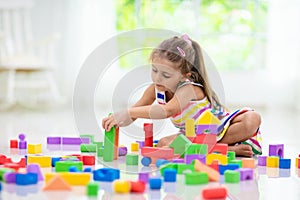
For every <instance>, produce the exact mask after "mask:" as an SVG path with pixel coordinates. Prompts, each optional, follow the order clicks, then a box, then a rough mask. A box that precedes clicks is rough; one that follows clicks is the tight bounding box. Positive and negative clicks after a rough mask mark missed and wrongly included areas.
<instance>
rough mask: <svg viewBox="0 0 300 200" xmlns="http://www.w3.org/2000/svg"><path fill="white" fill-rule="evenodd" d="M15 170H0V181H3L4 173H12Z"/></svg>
mask: <svg viewBox="0 0 300 200" xmlns="http://www.w3.org/2000/svg"><path fill="white" fill-rule="evenodd" d="M14 171H15V170H13V169H10V168H0V181H3V175H4V174H5V173H6V172H14Z"/></svg>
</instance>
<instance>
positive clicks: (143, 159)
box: [141, 157, 152, 167]
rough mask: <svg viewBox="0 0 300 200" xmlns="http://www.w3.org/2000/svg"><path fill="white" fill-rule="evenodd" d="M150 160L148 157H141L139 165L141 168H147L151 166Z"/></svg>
mask: <svg viewBox="0 0 300 200" xmlns="http://www.w3.org/2000/svg"><path fill="white" fill-rule="evenodd" d="M151 162H152V160H151V158H149V157H143V158H142V160H141V163H142V165H143V166H145V167H148V166H149V165H150V164H151Z"/></svg>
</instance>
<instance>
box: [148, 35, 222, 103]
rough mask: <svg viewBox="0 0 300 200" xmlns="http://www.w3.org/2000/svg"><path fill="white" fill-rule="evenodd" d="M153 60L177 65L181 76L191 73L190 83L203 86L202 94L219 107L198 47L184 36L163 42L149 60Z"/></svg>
mask: <svg viewBox="0 0 300 200" xmlns="http://www.w3.org/2000/svg"><path fill="white" fill-rule="evenodd" d="M155 58H162V59H167V60H169V61H171V62H173V63H176V64H178V68H179V69H180V71H181V73H182V74H187V73H191V77H190V79H191V81H193V82H195V83H200V84H201V85H203V90H204V94H205V95H206V96H207V98H208V100H209V102H210V103H214V101H215V102H216V103H217V104H219V105H221V102H220V101H219V99H218V96H217V95H216V93H215V92H214V91H213V89H212V87H211V86H210V83H209V80H208V75H207V72H206V68H205V65H204V59H203V55H202V51H201V47H200V45H199V44H198V43H197V42H195V41H193V40H191V39H190V38H188V36H186V35H185V37H184V36H182V37H177V36H175V37H172V38H170V39H167V40H164V41H163V42H162V43H160V44H159V45H158V47H157V48H155V49H154V50H153V51H152V53H151V55H150V60H151V61H152V62H153V60H154V59H155Z"/></svg>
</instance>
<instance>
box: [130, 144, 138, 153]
mask: <svg viewBox="0 0 300 200" xmlns="http://www.w3.org/2000/svg"><path fill="white" fill-rule="evenodd" d="M138 151H139V143H137V142H133V143H131V152H138Z"/></svg>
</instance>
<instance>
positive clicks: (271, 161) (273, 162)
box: [267, 156, 279, 168]
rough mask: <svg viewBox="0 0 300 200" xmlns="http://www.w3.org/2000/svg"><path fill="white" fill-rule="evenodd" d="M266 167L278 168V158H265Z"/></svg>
mask: <svg viewBox="0 0 300 200" xmlns="http://www.w3.org/2000/svg"><path fill="white" fill-rule="evenodd" d="M267 167H275V168H277V167H279V157H277V156H269V157H267Z"/></svg>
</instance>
